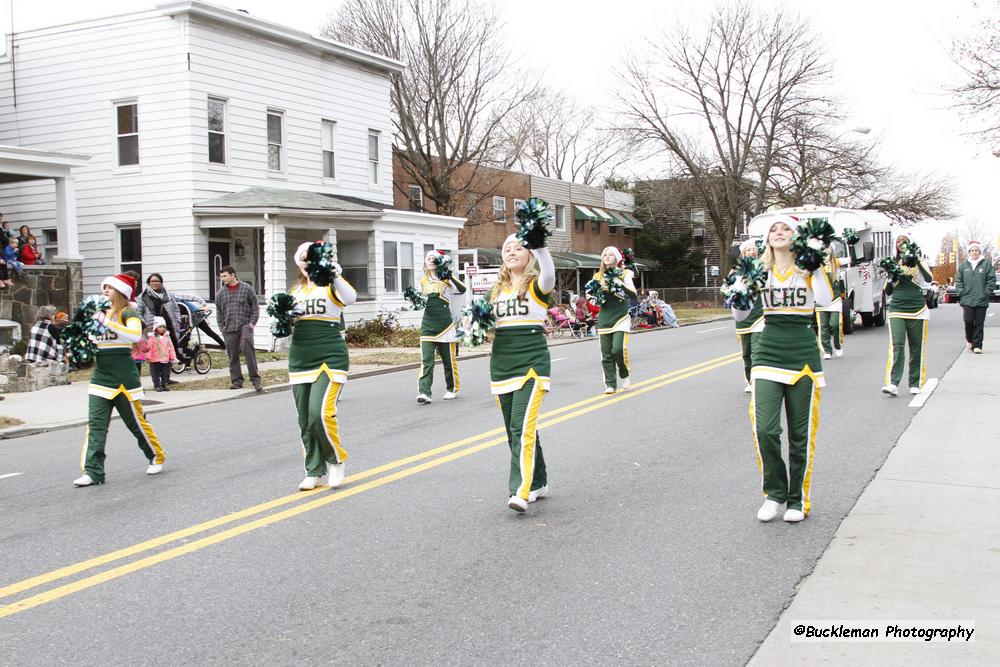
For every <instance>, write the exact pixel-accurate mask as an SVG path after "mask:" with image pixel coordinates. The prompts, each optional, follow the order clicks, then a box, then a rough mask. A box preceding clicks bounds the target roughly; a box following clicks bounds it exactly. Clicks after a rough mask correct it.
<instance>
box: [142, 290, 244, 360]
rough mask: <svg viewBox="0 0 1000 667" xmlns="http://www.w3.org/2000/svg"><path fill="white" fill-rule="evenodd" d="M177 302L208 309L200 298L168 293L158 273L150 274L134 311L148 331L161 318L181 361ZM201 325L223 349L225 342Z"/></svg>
mask: <svg viewBox="0 0 1000 667" xmlns="http://www.w3.org/2000/svg"><path fill="white" fill-rule="evenodd" d="M178 301H188V302H191V303H193V304H195V305H196V306H198V307H199V308H201V309H202V310H206V309H207V308H208V305H207V304H206V303H205V300H204V299H202V298H201V297H200V296H196V295H194V294H187V293H184V292H168V291H167V289H166V288H165V287H164V286H163V276H162V275H160V274H159V273H151V274H149V276H148V277H147V278H146V289H144V290H143V291H142V294H140V295H139V298H138V299H137V300H136V310H138V311H139V315H140V316H141V317H142V323H143V326H144V327H146V328H147V329H150V330H152V329H153V326H154V324H153V322H154V319H155V318H157V317H162V318H163V319H164V321H165V322H166V326H167V334H168V335H169V336H170V342H171V344H172V345H173V347H174V352H175V354H177V356H179V357H180V358H181V359H186V358H187V356H188V355H187V351H186V349H185V348H184V347H183V346H182V345H181V344H180V335H181V329H180V327H181V311H180V308H178V306H177V302H178ZM202 324H203V325H204V326H201V325H199V328H200V329H201V330H202V331H206V332H207V333H208V334H209V335H210V336H211V337H212V338H213V339H214V340H215V342H217V343H218V344H219V347H222V348H225V346H226V343H225V341H224V340H222V339H221V338H219V336H218V334H216V333H215V332H214V331H212V329H211V328H210V327H209V326H208V325H207V324H205V323H204V322H202Z"/></svg>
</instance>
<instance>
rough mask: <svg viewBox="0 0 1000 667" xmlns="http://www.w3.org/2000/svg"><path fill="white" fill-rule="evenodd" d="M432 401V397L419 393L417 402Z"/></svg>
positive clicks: (425, 402) (422, 403)
mask: <svg viewBox="0 0 1000 667" xmlns="http://www.w3.org/2000/svg"><path fill="white" fill-rule="evenodd" d="M430 402H431V397H430V396H428V395H427V394H418V395H417V403H419V404H420V405H425V404H427V403H430Z"/></svg>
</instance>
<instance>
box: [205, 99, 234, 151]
mask: <svg viewBox="0 0 1000 667" xmlns="http://www.w3.org/2000/svg"><path fill="white" fill-rule="evenodd" d="M212 104H221V105H222V131H221V132H220V131H218V130H213V129H212V127H211V125H210V123H211V121H210V120H209V119H208V109H209V106H210V105H212ZM205 120H206V127H207V133H208V136H207V139H208V164H209V166H211V167H215V168H220V167H228V166H229V134H228V132H227V128H228V127H229V100H227V99H226V98H224V97H216V96H214V95H209V96H208V100H207V101H206V102H205ZM213 134H220V135H222V162H214V161H213V160H212V141H211V137H212V135H213Z"/></svg>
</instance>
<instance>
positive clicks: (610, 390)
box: [604, 387, 615, 394]
mask: <svg viewBox="0 0 1000 667" xmlns="http://www.w3.org/2000/svg"><path fill="white" fill-rule="evenodd" d="M604 393H605V394H613V393H615V388H614V387H605V388H604Z"/></svg>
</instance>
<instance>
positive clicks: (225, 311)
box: [215, 266, 264, 394]
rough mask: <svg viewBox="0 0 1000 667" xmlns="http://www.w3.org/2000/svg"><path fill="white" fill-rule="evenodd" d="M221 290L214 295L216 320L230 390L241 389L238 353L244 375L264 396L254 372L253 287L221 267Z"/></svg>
mask: <svg viewBox="0 0 1000 667" xmlns="http://www.w3.org/2000/svg"><path fill="white" fill-rule="evenodd" d="M219 280H220V281H221V282H222V287H221V288H219V291H218V292H216V293H215V318H216V321H217V322H218V324H219V328H220V329H221V330H222V337H223V338H225V340H226V352H227V353H228V354H229V380H230V382H231V384H230V385H229V388H230V389H242V388H243V372H242V371H241V370H240V352H241V351H242V352H243V358H244V359H245V360H246V365H247V374H248V375H249V376H250V382H252V383H253V388H254V390H256V392H257V393H258V394H263V393H264V388H263V387H262V386H261V384H260V373H258V372H257V353H256V352H255V351H254V347H253V328H254V325H255V324H257V318H258V317H259V316H260V306H259V305H258V304H257V292H255V291H254V289H253V287H251V286H250V285H248V284H246V283H244V282H241V281H240V280H239V278H237V277H236V269H234V268H233V267H231V266H224V267H222V270H221V271H219Z"/></svg>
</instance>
